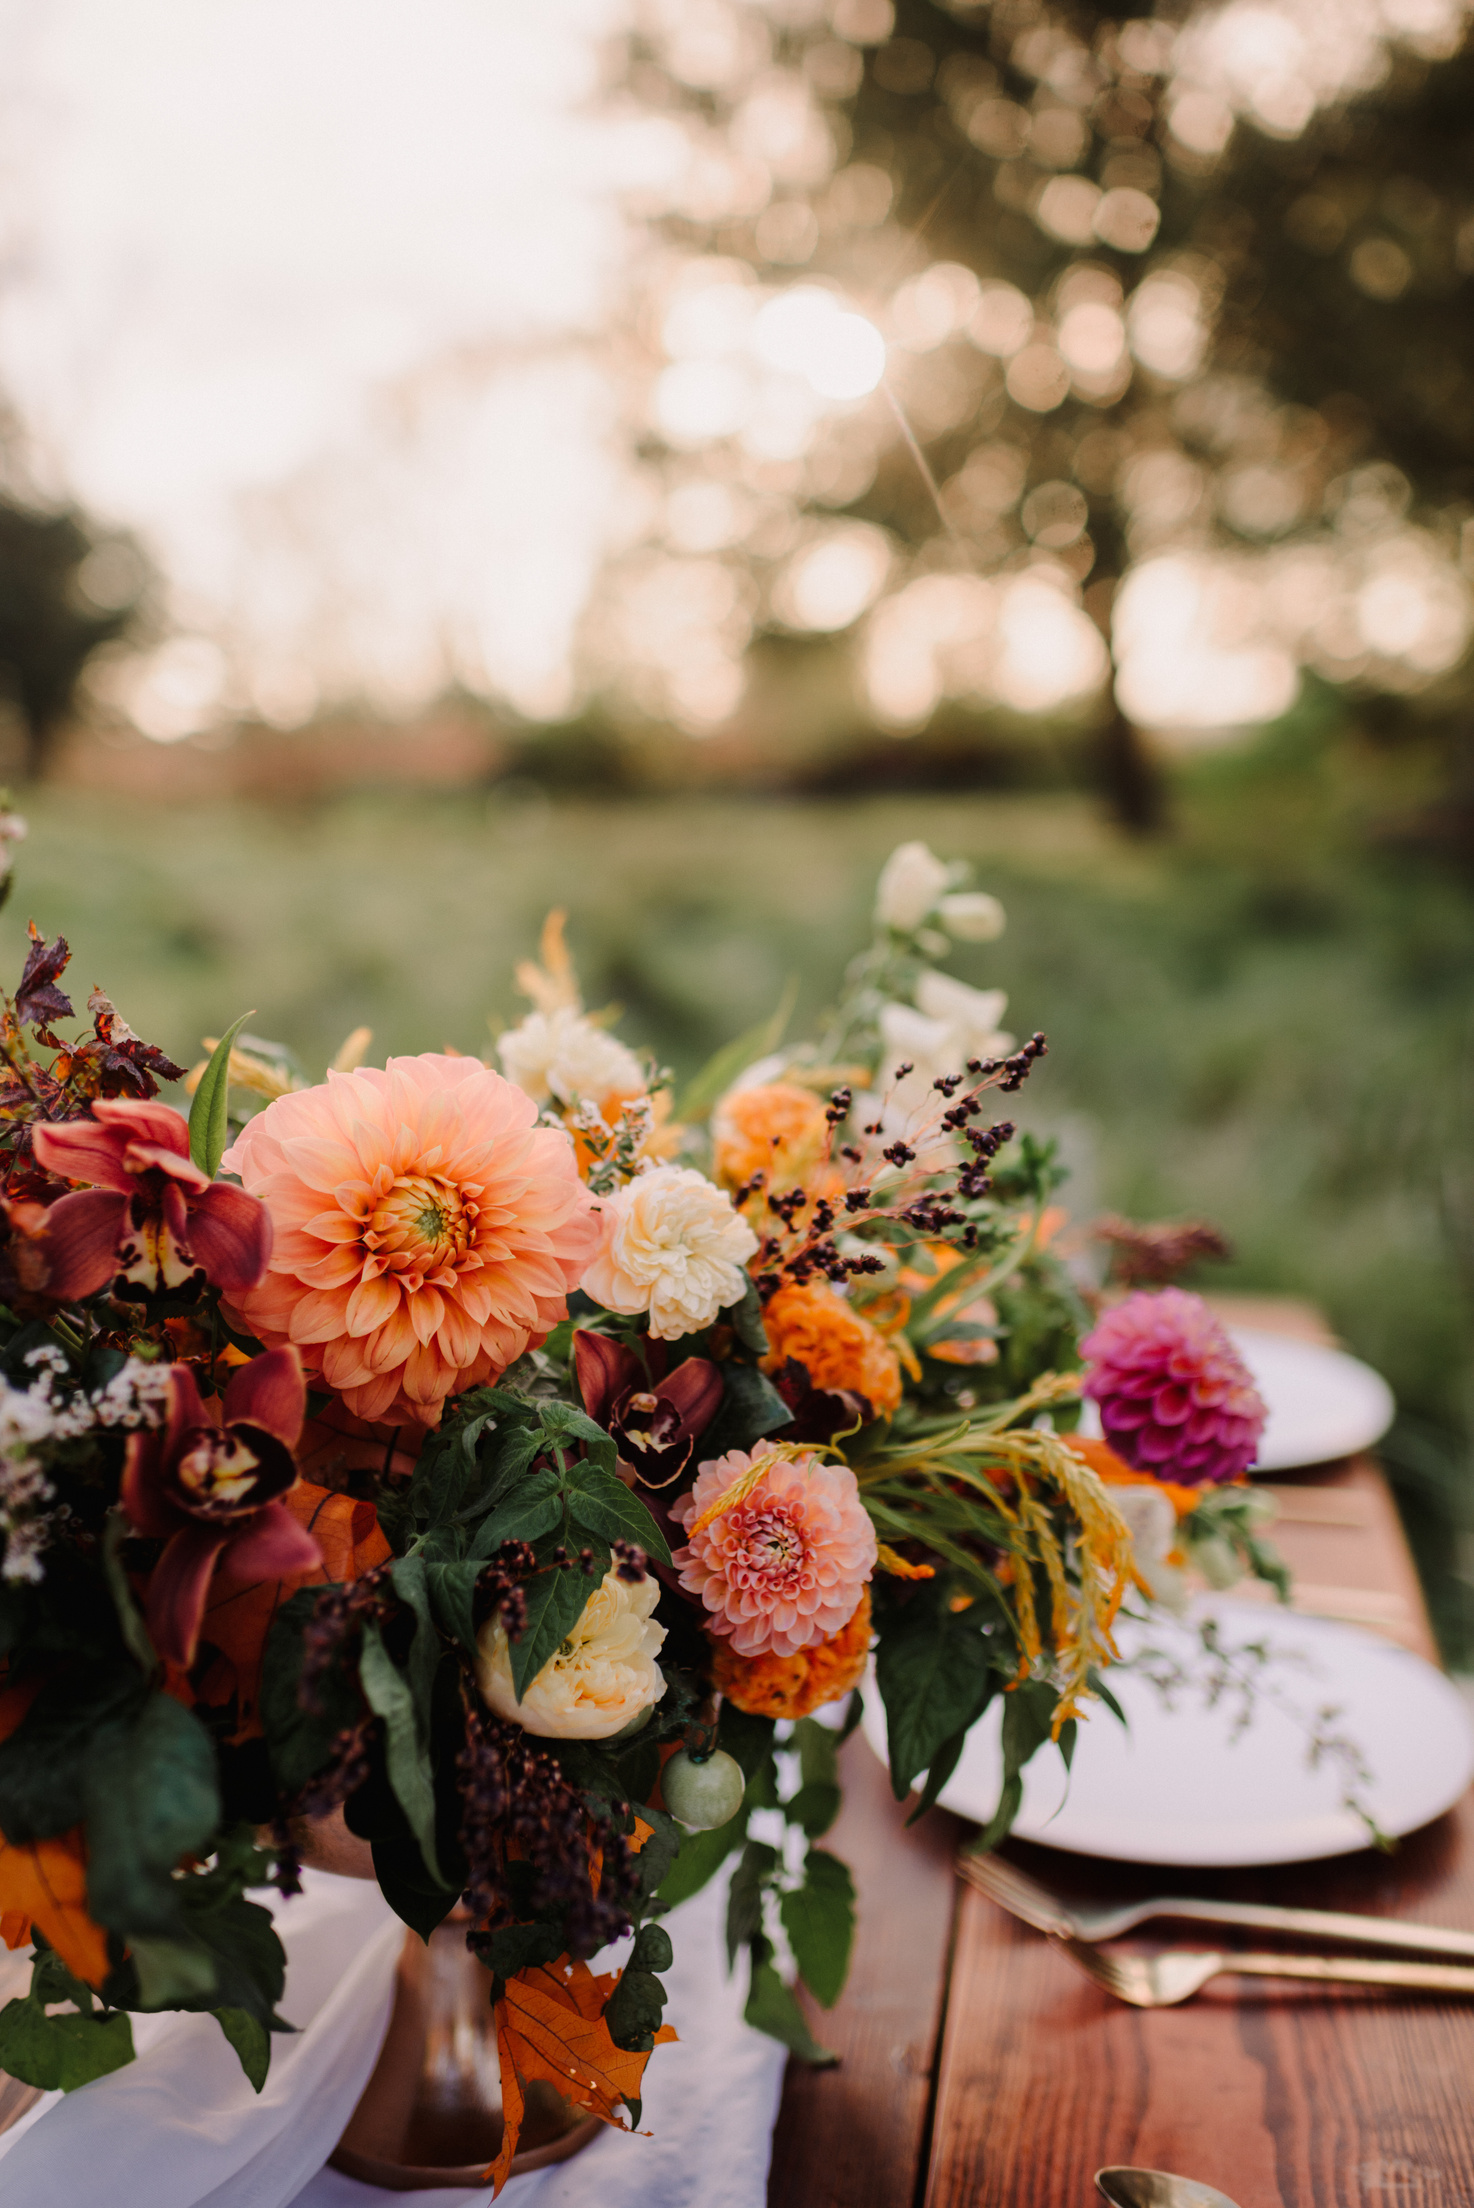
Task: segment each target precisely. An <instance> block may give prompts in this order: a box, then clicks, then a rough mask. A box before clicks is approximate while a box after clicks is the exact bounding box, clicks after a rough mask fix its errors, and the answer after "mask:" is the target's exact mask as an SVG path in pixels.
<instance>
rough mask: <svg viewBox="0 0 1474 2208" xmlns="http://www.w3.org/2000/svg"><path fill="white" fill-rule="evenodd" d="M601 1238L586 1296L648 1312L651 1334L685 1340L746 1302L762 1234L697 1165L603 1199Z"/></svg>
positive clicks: (648, 1177)
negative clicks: (751, 1263)
mask: <svg viewBox="0 0 1474 2208" xmlns="http://www.w3.org/2000/svg"><path fill="white" fill-rule="evenodd" d="M599 1225H600V1236H601V1239H600V1243H599V1248H598V1252H597V1254H596V1256H595V1258H594V1262H593V1264H592V1265H591V1266H590V1267H589V1269H588V1271H587V1272H586V1273H585V1274H584V1276H583V1281H582V1283H581V1285H582V1287H583V1291H584V1294H585V1295H587V1296H592V1297H593V1299H594V1301H595V1303H602V1304H603V1305H604V1307H605V1309H606V1310H608V1311H623V1312H628V1313H634V1312H638V1311H648V1312H649V1314H650V1331H651V1333H652V1334H653V1335H655V1336H656V1338H657V1339H658V1340H660V1341H663V1342H674V1341H679V1339H680V1337H681V1336H682V1335H683V1334H694V1333H695V1332H696V1331H697V1329H698V1328H700V1327H703V1326H710V1325H711V1323H712V1321H713V1319H714V1318H715V1317H716V1315H717V1313H718V1312H719V1311H722V1310H724V1309H725V1308H726V1306H727V1305H728V1304H730V1303H737V1302H740V1300H741V1298H742V1296H743V1294H744V1293H745V1291H746V1288H747V1275H746V1272H745V1271H744V1270H743V1268H744V1267H745V1265H746V1263H747V1260H748V1259H749V1258H750V1257H751V1256H752V1255H753V1254H754V1253H755V1251H756V1249H757V1236H756V1235H755V1234H754V1233H753V1231H752V1229H751V1227H750V1226H749V1225H748V1224H747V1221H746V1220H745V1219H744V1218H742V1217H741V1216H740V1214H739V1213H737V1212H735V1211H734V1210H733V1209H732V1200H731V1198H730V1197H729V1196H728V1195H727V1194H726V1192H725V1190H723V1189H720V1188H716V1187H714V1186H713V1184H712V1183H711V1182H710V1181H709V1180H707V1178H706V1176H705V1175H704V1174H702V1173H696V1172H693V1171H692V1169H691V1168H690V1167H689V1166H684V1165H659V1166H656V1167H655V1168H654V1169H653V1171H651V1172H649V1173H640V1174H637V1175H636V1177H635V1179H634V1180H632V1181H629V1182H627V1183H626V1184H625V1186H624V1187H623V1188H621V1189H620V1190H619V1191H618V1192H617V1193H616V1194H615V1195H613V1196H606V1197H603V1198H601V1200H600V1204H599Z"/></svg>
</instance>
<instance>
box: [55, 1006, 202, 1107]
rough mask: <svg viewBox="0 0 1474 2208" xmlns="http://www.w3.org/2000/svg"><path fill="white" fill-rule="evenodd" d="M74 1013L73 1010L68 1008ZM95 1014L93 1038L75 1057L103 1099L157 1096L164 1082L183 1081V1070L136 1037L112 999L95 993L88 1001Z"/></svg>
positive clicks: (93, 1016)
mask: <svg viewBox="0 0 1474 2208" xmlns="http://www.w3.org/2000/svg"><path fill="white" fill-rule="evenodd" d="M68 1009H70V1007H69V1008H68ZM87 1009H88V1011H89V1012H90V1013H91V1014H92V1027H93V1033H92V1036H91V1037H90V1038H89V1039H88V1041H87V1042H85V1043H83V1044H82V1045H81V1046H80V1048H79V1049H78V1050H77V1051H76V1052H75V1053H74V1059H75V1062H76V1064H77V1065H79V1066H81V1065H85V1066H87V1067H88V1068H89V1069H90V1071H91V1073H92V1076H93V1079H94V1081H95V1082H96V1085H97V1093H98V1095H99V1096H124V1095H127V1096H138V1097H143V1098H145V1099H147V1098H148V1097H151V1096H157V1095H158V1093H159V1082H160V1081H182V1080H183V1079H184V1068H183V1066H176V1065H175V1063H174V1061H173V1059H172V1058H167V1057H165V1055H164V1053H163V1051H161V1050H160V1049H159V1048H158V1046H157V1044H155V1043H145V1042H143V1041H141V1040H140V1038H139V1037H138V1036H137V1035H135V1034H134V1032H133V1030H132V1028H131V1027H130V1026H129V1025H128V1022H127V1021H126V1020H125V1019H124V1018H123V1016H122V1014H121V1013H120V1012H119V1011H118V1010H117V1009H116V1007H115V1006H114V1004H113V1002H112V999H111V998H110V997H106V996H104V995H103V992H102V991H101V990H100V989H94V990H93V992H92V994H91V996H89V997H88V999H87Z"/></svg>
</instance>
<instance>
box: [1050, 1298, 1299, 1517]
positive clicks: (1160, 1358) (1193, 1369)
mask: <svg viewBox="0 0 1474 2208" xmlns="http://www.w3.org/2000/svg"><path fill="white" fill-rule="evenodd" d="M1080 1354H1081V1355H1082V1357H1085V1358H1088V1359H1089V1361H1090V1370H1089V1373H1088V1375H1087V1377H1086V1381H1085V1393H1086V1394H1087V1395H1088V1396H1091V1397H1093V1398H1094V1400H1095V1401H1096V1402H1097V1403H1098V1404H1099V1405H1100V1422H1101V1425H1102V1427H1103V1428H1104V1430H1105V1438H1106V1440H1107V1441H1108V1442H1109V1443H1110V1445H1111V1447H1112V1448H1113V1449H1114V1450H1115V1452H1116V1454H1117V1455H1118V1456H1120V1457H1124V1458H1125V1460H1126V1462H1127V1463H1128V1464H1129V1465H1132V1466H1133V1467H1134V1468H1135V1470H1136V1471H1138V1472H1150V1473H1151V1474H1153V1475H1154V1477H1155V1478H1157V1479H1160V1480H1174V1481H1176V1482H1177V1484H1178V1485H1179V1486H1182V1487H1202V1486H1207V1485H1208V1484H1210V1483H1214V1482H1217V1481H1219V1480H1236V1479H1237V1478H1238V1477H1239V1475H1240V1474H1241V1473H1243V1472H1247V1470H1248V1469H1249V1466H1250V1465H1251V1464H1252V1463H1253V1462H1254V1456H1255V1452H1256V1451H1257V1449H1258V1447H1259V1436H1260V1435H1261V1434H1262V1433H1263V1431H1264V1421H1265V1419H1266V1417H1267V1416H1268V1412H1267V1411H1266V1409H1265V1405H1264V1399H1263V1397H1262V1396H1261V1395H1260V1394H1259V1391H1258V1390H1257V1388H1256V1387H1255V1386H1254V1382H1253V1379H1252V1378H1251V1376H1250V1373H1249V1368H1248V1366H1247V1365H1246V1364H1245V1363H1244V1361H1243V1359H1242V1357H1240V1355H1239V1353H1238V1351H1237V1350H1236V1349H1235V1348H1234V1346H1233V1343H1232V1341H1231V1340H1230V1338H1229V1336H1228V1334H1227V1332H1226V1331H1225V1329H1224V1328H1223V1327H1222V1326H1221V1325H1220V1324H1219V1322H1218V1320H1217V1319H1215V1318H1214V1316H1213V1314H1212V1312H1211V1311H1210V1310H1209V1309H1208V1306H1207V1305H1206V1304H1205V1303H1204V1301H1203V1299H1202V1297H1201V1296H1192V1295H1188V1294H1187V1293H1186V1292H1185V1291H1184V1290H1183V1289H1181V1288H1159V1289H1154V1290H1147V1289H1141V1290H1138V1292H1137V1293H1136V1294H1135V1295H1133V1296H1127V1298H1126V1300H1125V1301H1124V1303H1118V1304H1117V1305H1116V1306H1115V1307H1114V1309H1112V1310H1110V1311H1107V1312H1105V1313H1104V1315H1103V1316H1102V1317H1101V1319H1100V1320H1099V1322H1098V1323H1097V1325H1096V1327H1095V1329H1094V1331H1093V1332H1092V1333H1090V1334H1087V1335H1086V1337H1085V1339H1084V1341H1083V1342H1082V1343H1081V1344H1080Z"/></svg>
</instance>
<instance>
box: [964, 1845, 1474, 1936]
mask: <svg viewBox="0 0 1474 2208" xmlns="http://www.w3.org/2000/svg"><path fill="white" fill-rule="evenodd" d="M957 1870H958V1875H959V1876H960V1877H962V1878H965V1879H966V1880H967V1882H968V1884H969V1885H971V1886H976V1887H977V1888H978V1890H979V1892H980V1893H984V1894H986V1895H987V1896H988V1898H989V1900H990V1901H996V1902H997V1904H998V1906H999V1908H1000V1909H1006V1910H1007V1911H1008V1912H1009V1914H1010V1915H1011V1916H1015V1917H1018V1918H1020V1919H1021V1920H1022V1921H1023V1922H1024V1923H1025V1924H1031V1925H1033V1927H1034V1929H1035V1931H1036V1932H1052V1933H1059V1934H1060V1935H1061V1936H1062V1937H1064V1938H1066V1939H1072V1940H1114V1939H1119V1937H1120V1935H1121V1934H1122V1933H1123V1932H1130V1931H1133V1930H1134V1929H1135V1927H1136V1926H1137V1925H1139V1924H1146V1923H1148V1922H1149V1921H1150V1920H1151V1919H1152V1918H1153V1917H1176V1918H1178V1919H1181V1920H1185V1921H1188V1922H1191V1923H1195V1924H1235V1925H1238V1926H1240V1927H1241V1928H1242V1929H1243V1930H1245V1931H1250V1932H1282V1933H1285V1934H1288V1935H1291V1936H1294V1937H1298V1938H1303V1939H1311V1940H1347V1941H1349V1942H1351V1944H1352V1945H1353V1946H1356V1947H1387V1948H1397V1949H1401V1950H1404V1951H1406V1950H1408V1949H1411V1950H1412V1952H1413V1953H1414V1954H1421V1955H1447V1956H1461V1957H1466V1958H1468V1959H1469V1960H1470V1961H1474V1932H1460V1931H1454V1930H1451V1929H1449V1928H1448V1927H1446V1926H1443V1925H1435V1924H1414V1923H1413V1922H1412V1921H1411V1920H1410V1919H1409V1918H1406V1917H1367V1916H1360V1915H1356V1916H1353V1915H1352V1914H1351V1913H1350V1912H1349V1911H1347V1910H1342V1909H1281V1908H1277V1907H1275V1906H1274V1905H1272V1904H1271V1903H1268V1902H1250V1901H1194V1900H1190V1899H1188V1898H1187V1896H1185V1895H1172V1896H1168V1895H1161V1896H1158V1897H1157V1898H1156V1899H1154V1900H1151V1901H1129V1902H1114V1903H1099V1902H1079V1901H1072V1902H1066V1901H1062V1900H1061V1899H1060V1897H1059V1895H1058V1894H1055V1893H1051V1891H1050V1889H1049V1888H1048V1887H1047V1886H1041V1885H1040V1883H1039V1881H1038V1879H1036V1878H1030V1876H1029V1874H1028V1872H1027V1871H1021V1870H1020V1869H1019V1867H1018V1865H1017V1864H1016V1863H1009V1862H1007V1861H1005V1859H1004V1858H1003V1857H1002V1856H1001V1855H968V1854H966V1853H963V1854H962V1855H959V1857H958V1858H957Z"/></svg>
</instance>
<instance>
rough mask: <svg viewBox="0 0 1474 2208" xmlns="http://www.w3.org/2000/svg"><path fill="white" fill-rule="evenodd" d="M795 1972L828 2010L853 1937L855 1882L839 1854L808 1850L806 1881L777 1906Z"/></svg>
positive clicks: (836, 1993) (838, 1991) (846, 1969)
mask: <svg viewBox="0 0 1474 2208" xmlns="http://www.w3.org/2000/svg"><path fill="white" fill-rule="evenodd" d="M779 1914H780V1916H781V1917H782V1919H783V1929H784V1931H785V1932H786V1933H787V1934H788V1944H789V1946H790V1947H791V1948H792V1949H793V1959H794V1961H795V1962H796V1963H797V1964H798V1968H799V1976H800V1977H801V1978H802V1979H803V1982H804V1984H805V1985H806V1986H807V1987H808V1989H809V1991H810V1993H811V1994H812V1995H813V1996H814V1999H815V2000H816V2001H818V2002H819V2003H821V2005H822V2006H823V2007H824V2008H826V2009H832V2008H833V2007H834V2004H835V2002H836V2001H837V2000H838V1999H839V1997H840V1994H841V1993H842V1992H843V1990H844V1982H845V1979H846V1977H847V1975H848V1973H849V1967H850V1950H851V1948H852V1947H853V1945H854V1940H855V1882H854V1880H853V1879H852V1878H851V1876H850V1873H849V1868H848V1866H847V1865H846V1864H844V1863H841V1862H840V1860H839V1857H838V1856H837V1855H830V1854H828V1853H827V1852H826V1851H825V1850H824V1849H823V1848H810V1850H809V1854H808V1861H807V1862H806V1863H805V1865H804V1882H803V1885H802V1886H800V1887H797V1888H796V1889H795V1890H794V1891H793V1892H791V1893H786V1894H785V1895H784V1896H783V1900H782V1902H781V1904H780V1905H779Z"/></svg>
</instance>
